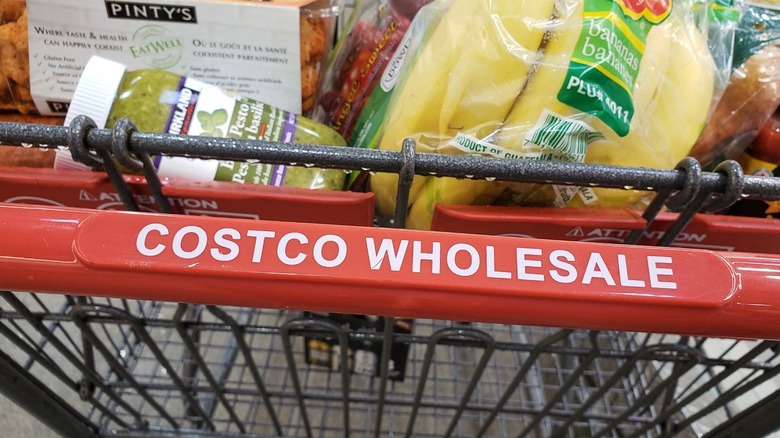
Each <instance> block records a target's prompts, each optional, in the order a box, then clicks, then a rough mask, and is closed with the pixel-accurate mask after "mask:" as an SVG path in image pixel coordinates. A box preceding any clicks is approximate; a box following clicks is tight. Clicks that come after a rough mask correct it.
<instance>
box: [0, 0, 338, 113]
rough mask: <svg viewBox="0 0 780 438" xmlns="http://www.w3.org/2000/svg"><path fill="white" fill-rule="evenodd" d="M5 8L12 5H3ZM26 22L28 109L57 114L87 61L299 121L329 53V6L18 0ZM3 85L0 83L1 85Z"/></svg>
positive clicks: (203, 0)
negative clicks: (223, 94) (231, 97)
mask: <svg viewBox="0 0 780 438" xmlns="http://www.w3.org/2000/svg"><path fill="white" fill-rule="evenodd" d="M7 1H12V2H13V1H19V0H3V2H2V3H6V2H7ZM21 4H22V6H24V5H25V4H26V8H27V16H28V18H29V29H30V33H29V38H28V37H27V36H24V37H23V38H24V39H23V42H24V45H25V49H24V54H25V56H27V51H28V49H27V45H28V41H29V54H30V55H29V56H30V57H31V59H32V58H34V59H35V62H32V63H30V64H29V66H28V65H27V64H24V65H22V64H19V68H20V69H22V70H20V71H22V72H23V73H24V74H25V75H26V76H27V77H28V80H27V82H25V85H26V86H29V87H30V90H31V96H32V99H33V101H34V102H35V107H36V108H37V110H38V111H39V112H41V113H42V114H47V115H51V114H57V115H64V114H65V113H66V112H67V107H68V103H69V102H70V99H71V98H72V95H73V91H74V89H75V87H76V84H77V82H78V79H79V76H80V72H81V69H82V68H83V66H84V64H86V62H87V60H88V59H89V57H90V56H92V55H99V56H103V57H106V58H110V59H114V60H116V61H118V62H122V63H124V64H126V65H128V66H129V67H130V68H131V69H140V68H155V69H164V70H168V71H171V72H174V73H177V74H180V75H183V76H188V77H192V78H196V79H199V80H202V81H205V82H209V83H211V84H214V85H216V86H219V87H221V88H224V89H229V90H234V91H236V92H237V93H240V94H243V95H257V96H263V97H264V100H263V101H264V102H268V103H269V104H271V105H274V106H276V107H278V108H281V109H284V110H286V111H292V112H295V113H298V114H306V113H307V112H308V111H309V110H311V108H313V107H314V99H315V96H316V92H317V88H318V86H319V83H320V76H321V73H322V71H323V70H324V65H325V60H326V58H327V57H328V54H329V52H330V50H331V49H332V46H333V39H334V33H335V27H336V20H337V18H338V11H339V9H338V8H337V7H336V0H265V1H253V0H232V1H224V0H192V1H190V2H184V3H182V2H181V1H177V0H159V1H154V2H151V3H143V2H141V3H138V2H121V1H107V2H104V1H102V0H82V1H78V2H73V1H71V0H26V1H24V0H22V1H21ZM3 56H5V55H3ZM0 79H1V78H0Z"/></svg>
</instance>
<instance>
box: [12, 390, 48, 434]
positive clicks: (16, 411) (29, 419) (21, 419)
mask: <svg viewBox="0 0 780 438" xmlns="http://www.w3.org/2000/svg"><path fill="white" fill-rule="evenodd" d="M0 430H3V431H6V432H8V434H9V436H15V437H17V438H56V437H58V436H59V435H57V434H56V433H54V431H52V430H51V429H49V428H48V427H47V426H46V425H44V424H43V423H41V422H40V421H38V419H36V418H35V417H33V416H31V415H30V414H28V413H27V412H26V411H25V410H24V409H22V408H20V407H19V406H17V405H16V404H14V402H12V401H11V400H9V399H8V398H6V397H4V396H2V395H0Z"/></svg>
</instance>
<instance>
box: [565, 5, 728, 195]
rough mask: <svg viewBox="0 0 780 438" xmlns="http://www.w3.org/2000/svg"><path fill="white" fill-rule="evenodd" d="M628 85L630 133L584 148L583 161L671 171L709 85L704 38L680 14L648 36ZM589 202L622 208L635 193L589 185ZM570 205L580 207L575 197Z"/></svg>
mask: <svg viewBox="0 0 780 438" xmlns="http://www.w3.org/2000/svg"><path fill="white" fill-rule="evenodd" d="M646 47H647V51H646V52H645V55H644V58H643V59H642V65H641V67H640V71H639V76H638V77H637V83H636V86H635V87H634V93H635V94H634V106H635V109H636V112H635V114H634V118H633V119H632V121H631V131H630V132H629V134H628V135H627V136H625V137H624V138H622V139H620V141H615V142H600V143H597V144H592V145H590V146H589V147H588V153H587V155H586V157H585V162H587V163H597V164H614V165H620V166H631V167H650V168H659V169H671V168H672V167H674V166H675V165H676V164H677V163H678V162H679V161H680V160H682V159H683V158H685V156H687V155H688V153H689V152H690V150H691V148H692V147H693V145H694V144H695V143H696V139H697V138H698V136H699V134H700V133H701V131H702V130H703V129H704V126H705V123H706V121H707V117H708V115H709V112H710V106H711V102H712V99H713V93H714V87H715V76H714V72H715V64H714V61H713V59H712V56H711V54H710V51H709V48H708V47H707V42H706V40H705V39H704V37H703V36H702V34H701V33H700V32H699V30H698V28H696V26H695V25H694V23H692V22H687V21H686V20H685V17H684V16H683V14H682V13H674V12H673V13H672V15H671V16H670V17H669V18H668V19H667V20H666V21H665V22H663V23H662V24H661V25H659V26H657V27H655V28H654V29H653V30H652V31H651V32H650V34H649V35H648V40H647V44H646ZM594 193H595V195H596V197H597V199H598V201H597V202H595V203H592V204H589V206H596V207H604V208H622V207H626V206H630V205H631V204H634V203H636V202H638V201H639V200H640V199H641V198H642V197H643V196H644V194H643V193H642V192H638V191H624V190H617V189H594ZM569 206H571V207H580V206H584V203H583V202H582V200H581V199H580V198H575V199H574V200H573V202H572V203H570V204H569Z"/></svg>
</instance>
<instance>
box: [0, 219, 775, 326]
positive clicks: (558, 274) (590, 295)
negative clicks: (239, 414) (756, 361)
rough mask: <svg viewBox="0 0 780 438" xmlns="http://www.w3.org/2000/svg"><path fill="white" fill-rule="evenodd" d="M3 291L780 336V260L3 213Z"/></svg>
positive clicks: (256, 224)
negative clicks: (779, 322) (779, 321)
mask: <svg viewBox="0 0 780 438" xmlns="http://www.w3.org/2000/svg"><path fill="white" fill-rule="evenodd" d="M0 223H2V226H1V227H0V241H1V242H2V247H1V248H0V288H2V289H8V290H19V291H31V292H51V293H70V294H82V295H95V296H112V297H124V298H138V299H152V300H161V301H180V302H190V303H209V304H220V305H238V306H250V307H263V308H280V309H298V310H312V311H321V312H339V313H358V314H375V315H389V316H396V317H412V318H436V319H449V320H461V321H483V322H498V323H513V324H528V325H547V326H557V327H572V328H588V329H611V330H626V331H649V332H659V333H678V334H690V335H708V336H723V337H737V338H759V339H780V325H778V324H777V321H778V320H780V319H779V317H780V293H778V291H779V290H780V256H776V255H758V254H747V253H725V252H713V251H706V250H693V249H681V248H661V247H647V246H627V245H617V244H600V243H584V242H563V241H553V240H537V239H518V238H512V237H499V236H486V235H472V234H458V233H445V232H419V231H412V230H396V229H386V228H372V227H357V226H339V225H322V224H307V223H292V222H274V221H254V220H245V219H229V218H216V217H194V216H181V215H162V214H153V213H127V212H118V211H95V210H84V209H71V208H52V207H38V206H16V205H7V204H5V205H3V204H0Z"/></svg>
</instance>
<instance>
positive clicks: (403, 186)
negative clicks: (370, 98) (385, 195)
mask: <svg viewBox="0 0 780 438" xmlns="http://www.w3.org/2000/svg"><path fill="white" fill-rule="evenodd" d="M416 160H417V151H416V148H415V144H414V140H412V139H411V138H407V139H404V142H403V145H402V147H401V161H402V164H401V169H400V170H399V171H398V192H397V194H396V197H395V199H396V201H395V202H396V204H395V217H394V221H393V223H394V224H395V227H396V228H403V227H405V226H406V214H407V210H408V207H409V191H410V190H411V188H412V182H414V171H415V164H416Z"/></svg>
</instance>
